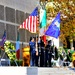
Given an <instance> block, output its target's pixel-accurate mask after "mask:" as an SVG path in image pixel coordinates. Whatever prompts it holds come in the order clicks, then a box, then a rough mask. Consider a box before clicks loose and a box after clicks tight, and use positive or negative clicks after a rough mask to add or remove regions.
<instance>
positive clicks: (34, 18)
mask: <svg viewBox="0 0 75 75" xmlns="http://www.w3.org/2000/svg"><path fill="white" fill-rule="evenodd" d="M37 25H38V8H37V7H36V8H35V9H34V11H33V12H32V13H31V14H30V16H29V17H28V18H27V19H26V20H25V21H24V22H23V23H22V25H20V26H19V28H23V29H27V30H28V31H30V32H31V33H36V32H37Z"/></svg>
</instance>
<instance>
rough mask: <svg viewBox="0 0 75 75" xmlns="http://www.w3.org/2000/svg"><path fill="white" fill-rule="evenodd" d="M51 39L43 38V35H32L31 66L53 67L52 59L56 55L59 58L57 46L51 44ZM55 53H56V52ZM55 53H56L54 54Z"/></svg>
mask: <svg viewBox="0 0 75 75" xmlns="http://www.w3.org/2000/svg"><path fill="white" fill-rule="evenodd" d="M51 42H52V41H51V40H49V41H46V44H45V43H44V41H43V40H42V37H40V38H38V37H31V38H30V42H29V46H30V66H39V67H47V66H49V67H51V66H52V64H51V59H52V57H54V55H55V56H56V58H57V55H58V54H57V48H56V47H55V48H54V47H53V46H52V45H51ZM54 53H55V54H54ZM53 54H54V55H53Z"/></svg>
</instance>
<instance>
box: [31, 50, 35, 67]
mask: <svg viewBox="0 0 75 75" xmlns="http://www.w3.org/2000/svg"><path fill="white" fill-rule="evenodd" d="M35 57H36V52H35V51H32V52H31V53H30V66H34V65H35V60H36V59H35Z"/></svg>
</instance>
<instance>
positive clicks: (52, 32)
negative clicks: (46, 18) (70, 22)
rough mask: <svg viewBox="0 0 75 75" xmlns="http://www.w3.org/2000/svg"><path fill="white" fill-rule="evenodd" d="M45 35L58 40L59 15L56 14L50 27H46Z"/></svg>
mask: <svg viewBox="0 0 75 75" xmlns="http://www.w3.org/2000/svg"><path fill="white" fill-rule="evenodd" d="M45 35H48V36H52V37H54V38H58V37H59V35H60V13H58V14H57V16H56V17H55V19H54V20H53V22H52V23H51V25H50V26H49V27H48V29H47V31H46V32H45Z"/></svg>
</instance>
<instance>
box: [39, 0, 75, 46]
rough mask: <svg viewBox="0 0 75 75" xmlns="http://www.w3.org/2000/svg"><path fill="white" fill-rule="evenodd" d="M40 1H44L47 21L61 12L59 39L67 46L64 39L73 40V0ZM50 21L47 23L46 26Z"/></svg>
mask: <svg viewBox="0 0 75 75" xmlns="http://www.w3.org/2000/svg"><path fill="white" fill-rule="evenodd" d="M40 2H42V3H44V2H46V6H45V8H46V10H47V20H48V21H49V20H51V21H52V19H53V18H54V17H55V16H56V14H57V13H58V12H61V35H60V40H61V41H62V43H63V44H64V45H65V46H67V41H66V39H68V40H69V41H70V42H72V41H73V40H75V0H40ZM51 21H50V23H51ZM50 23H48V24H47V27H48V26H49V25H50Z"/></svg>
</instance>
